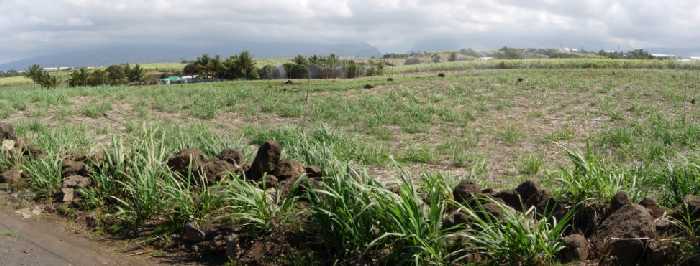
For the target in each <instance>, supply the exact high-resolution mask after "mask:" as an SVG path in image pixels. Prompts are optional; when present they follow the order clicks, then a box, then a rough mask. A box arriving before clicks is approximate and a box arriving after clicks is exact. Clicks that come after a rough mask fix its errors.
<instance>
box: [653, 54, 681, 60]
mask: <svg viewBox="0 0 700 266" xmlns="http://www.w3.org/2000/svg"><path fill="white" fill-rule="evenodd" d="M651 56H652V57H654V58H656V59H677V58H678V56H676V55H672V54H651Z"/></svg>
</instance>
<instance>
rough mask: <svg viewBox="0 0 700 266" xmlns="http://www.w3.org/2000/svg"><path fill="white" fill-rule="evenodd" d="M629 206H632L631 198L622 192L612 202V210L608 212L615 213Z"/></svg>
mask: <svg viewBox="0 0 700 266" xmlns="http://www.w3.org/2000/svg"><path fill="white" fill-rule="evenodd" d="M627 204H630V198H629V197H627V194H626V193H625V192H622V191H620V192H617V193H616V194H615V196H613V197H612V199H611V200H610V208H609V210H608V212H609V213H613V212H615V211H617V210H618V209H620V208H622V206H625V205H627Z"/></svg>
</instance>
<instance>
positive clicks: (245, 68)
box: [238, 51, 258, 79]
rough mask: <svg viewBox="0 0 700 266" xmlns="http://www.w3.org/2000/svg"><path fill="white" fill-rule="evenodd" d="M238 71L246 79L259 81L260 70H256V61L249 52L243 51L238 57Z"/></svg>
mask: <svg viewBox="0 0 700 266" xmlns="http://www.w3.org/2000/svg"><path fill="white" fill-rule="evenodd" d="M238 69H240V72H241V74H242V77H243V78H245V79H257V78H258V70H257V69H256V68H255V60H253V56H252V55H251V54H250V52H248V51H243V52H241V54H239V55H238Z"/></svg>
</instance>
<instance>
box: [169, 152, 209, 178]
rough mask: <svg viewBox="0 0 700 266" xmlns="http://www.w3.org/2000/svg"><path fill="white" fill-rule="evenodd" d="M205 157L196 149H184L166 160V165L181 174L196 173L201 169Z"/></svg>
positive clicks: (205, 159) (204, 162)
mask: <svg viewBox="0 0 700 266" xmlns="http://www.w3.org/2000/svg"><path fill="white" fill-rule="evenodd" d="M206 161H207V158H206V157H205V156H204V154H203V153H202V151H200V150H198V149H184V150H182V151H180V152H178V153H176V154H175V155H174V156H173V157H172V158H170V159H169V160H168V167H170V169H172V170H173V171H175V172H178V173H180V174H181V175H183V176H188V175H190V174H191V173H195V175H198V173H199V172H200V171H202V170H203V168H204V165H205V164H206Z"/></svg>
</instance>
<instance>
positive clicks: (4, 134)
mask: <svg viewBox="0 0 700 266" xmlns="http://www.w3.org/2000/svg"><path fill="white" fill-rule="evenodd" d="M3 140H17V135H16V134H15V128H14V127H13V126H12V125H10V124H7V123H2V122H0V143H1V142H2V141H3Z"/></svg>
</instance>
